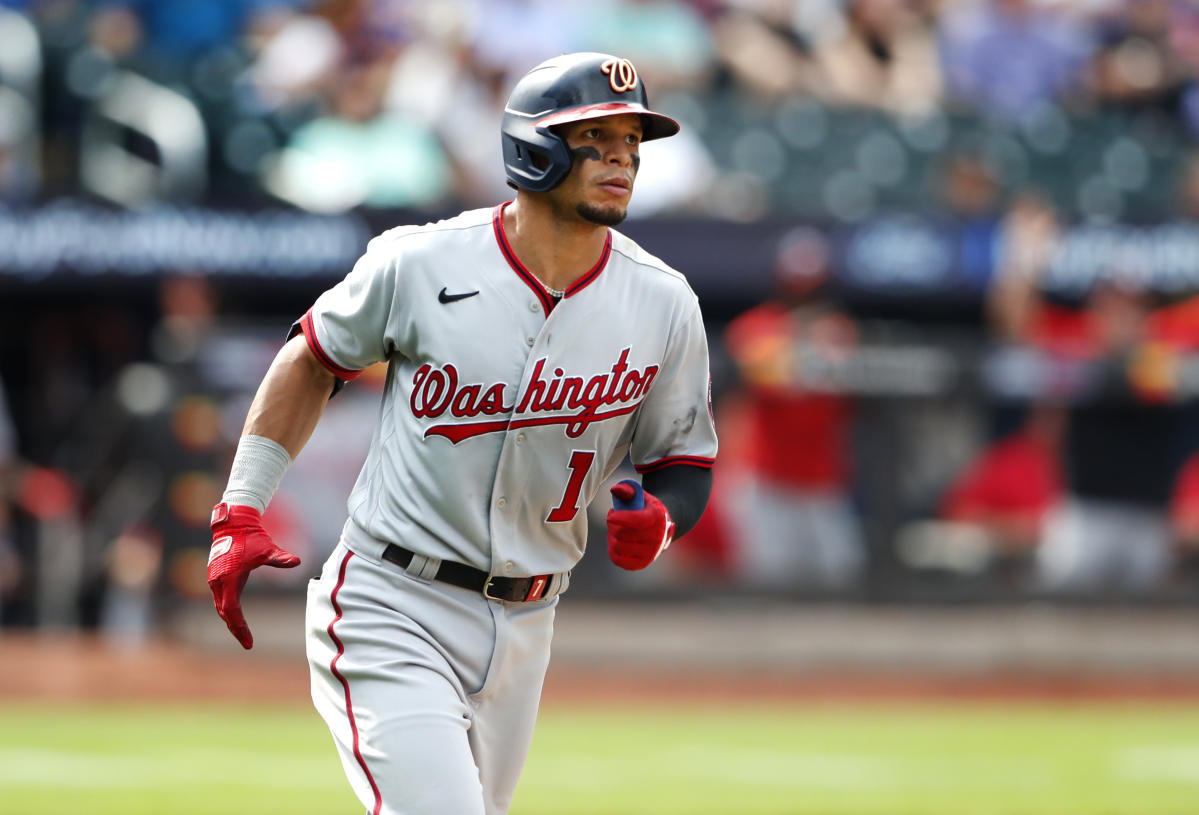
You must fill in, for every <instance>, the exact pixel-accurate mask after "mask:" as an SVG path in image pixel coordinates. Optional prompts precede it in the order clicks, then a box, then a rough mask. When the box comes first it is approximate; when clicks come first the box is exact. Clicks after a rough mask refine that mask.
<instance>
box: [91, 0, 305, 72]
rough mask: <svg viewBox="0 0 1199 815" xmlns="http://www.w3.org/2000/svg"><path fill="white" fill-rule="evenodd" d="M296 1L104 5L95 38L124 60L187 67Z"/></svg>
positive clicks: (121, 0) (115, 0) (155, 0)
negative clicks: (134, 57) (266, 13)
mask: <svg viewBox="0 0 1199 815" xmlns="http://www.w3.org/2000/svg"><path fill="white" fill-rule="evenodd" d="M296 2H298V0H171V2H162V1H161V0H102V2H100V3H98V4H97V6H98V7H97V9H96V11H95V17H94V19H93V23H92V30H93V36H95V37H97V38H98V39H100V40H101V41H103V42H105V43H108V44H110V45H114V46H115V47H114V48H113V53H114V55H116V56H123V55H126V54H129V53H130V52H132V51H135V50H137V51H140V52H141V53H142V55H143V56H144V57H145V59H147V60H149V61H151V62H154V63H169V62H184V61H186V60H188V59H191V58H194V57H196V56H198V55H201V54H204V53H207V52H210V51H213V50H216V49H218V48H222V47H226V46H231V45H233V44H234V43H236V41H237V39H238V38H239V36H240V35H241V33H242V31H244V30H245V29H246V27H247V24H248V22H249V20H250V19H251V18H252V17H253V15H254V14H256V13H258V12H260V11H262V10H263V9H266V8H269V7H272V6H279V5H294V4H295V3H296Z"/></svg>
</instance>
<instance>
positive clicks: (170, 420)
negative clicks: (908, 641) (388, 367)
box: [0, 0, 1199, 641]
mask: <svg viewBox="0 0 1199 815" xmlns="http://www.w3.org/2000/svg"><path fill="white" fill-rule="evenodd" d="M588 8H589V9H590V13H589V14H588V15H580V14H577V13H573V12H571V11H569V10H567V9H566V8H565V7H563V6H561V5H560V4H557V3H552V2H537V1H536V0H526V1H525V2H516V1H515V0H506V1H504V2H469V1H468V0H459V1H457V2H438V3H423V2H372V1H371V0H332V1H330V2H318V0H206V1H205V2H152V0H144V1H141V2H79V1H77V0H43V1H42V2H14V0H6V2H4V3H0V201H2V203H0V321H2V324H3V326H4V328H3V334H2V337H0V377H2V381H3V387H4V394H5V401H4V403H3V407H4V409H3V411H2V412H0V416H2V421H0V456H2V458H3V463H4V468H3V471H2V472H3V482H2V483H3V490H2V491H0V496H2V497H3V502H2V503H0V530H3V532H2V533H0V611H2V614H0V625H3V626H5V627H13V628H26V627H41V626H58V627H67V628H72V629H79V628H81V629H88V630H91V629H99V630H102V631H107V632H112V633H114V634H115V635H117V636H121V637H125V638H126V639H130V640H132V641H136V640H137V639H138V638H140V637H144V636H147V635H150V634H153V633H157V632H160V631H161V630H162V628H163V626H169V625H170V623H171V620H172V619H173V617H174V616H175V615H177V614H178V613H180V612H181V611H183V610H186V609H188V608H195V607H206V606H207V604H208V602H209V600H208V592H207V588H206V586H205V584H204V569H203V564H204V562H205V552H206V550H207V548H208V543H209V534H208V531H207V528H206V523H207V518H208V510H209V508H210V507H211V505H212V504H213V503H214V502H215V500H216V499H217V498H218V497H219V495H220V492H221V490H222V487H223V484H224V480H225V477H226V474H227V467H228V463H229V458H230V452H231V450H232V449H233V447H234V445H235V443H236V439H237V436H238V435H239V433H240V427H241V422H242V419H243V417H244V414H245V409H246V407H247V404H248V399H249V398H250V396H251V395H252V393H253V390H254V389H255V387H256V386H257V383H258V382H259V380H260V378H261V375H262V373H263V372H264V370H265V368H266V366H267V365H268V364H269V361H270V359H271V358H272V357H273V354H274V353H275V351H276V350H277V348H278V347H279V345H280V343H281V338H282V337H283V336H284V334H285V332H286V331H287V329H288V326H289V325H290V323H291V321H292V320H293V319H295V318H296V317H297V316H298V315H300V314H301V313H302V312H303V311H304V310H305V309H306V308H307V306H308V305H309V304H310V303H311V301H312V300H313V299H314V298H315V296H316V295H317V294H319V293H320V292H321V291H322V290H323V289H324V288H326V287H328V286H329V285H331V284H332V283H333V282H335V281H336V280H338V279H340V278H341V276H343V275H344V274H345V272H346V271H347V270H348V269H349V268H350V266H351V265H352V263H353V261H354V259H355V258H356V257H357V255H358V254H359V253H360V252H361V251H362V249H363V247H364V246H365V243H366V241H367V240H368V239H369V237H370V236H371V235H373V234H375V233H377V232H379V231H382V230H383V229H386V228H389V227H390V226H392V225H395V224H401V223H422V222H425V221H427V220H432V219H436V218H438V217H442V216H445V215H448V214H453V213H455V212H457V211H459V210H460V209H462V208H470V207H477V206H491V205H494V204H495V203H496V202H498V201H501V200H504V199H505V198H506V197H509V196H510V191H509V190H507V188H506V187H505V185H504V176H503V172H502V165H501V157H500V149H499V138H498V135H497V133H498V126H499V124H498V123H499V119H500V114H501V109H502V104H503V100H504V99H505V97H506V94H507V90H508V89H509V88H510V87H511V85H512V83H513V82H514V81H515V79H516V78H517V77H519V76H520V75H521V74H522V73H523V72H524V71H526V70H527V69H528V68H529V67H530V66H531V65H532V64H535V63H536V62H538V61H540V60H541V59H542V58H543V57H545V56H546V55H550V54H556V53H560V52H566V51H572V50H600V51H617V52H619V53H621V54H623V55H626V56H628V57H630V58H631V59H632V60H633V61H634V62H635V63H636V64H637V66H638V68H639V70H640V71H641V72H642V74H643V75H644V77H645V80H646V82H647V85H648V87H649V88H650V90H651V93H652V103H653V104H654V106H655V107H657V108H660V109H662V110H663V111H665V112H667V113H669V114H671V115H673V116H675V117H677V118H678V119H679V120H680V121H682V122H683V124H684V129H683V132H682V134H681V135H680V136H679V137H678V138H675V139H671V140H670V141H667V142H662V143H653V144H649V145H646V147H645V156H644V165H643V170H642V174H641V177H640V178H639V179H638V189H637V195H636V196H635V197H634V201H633V207H632V212H631V218H630V220H629V221H628V222H627V224H626V225H625V227H624V228H625V229H626V231H627V232H628V233H629V234H630V235H632V236H633V237H634V238H635V239H636V240H638V241H640V242H641V243H642V244H643V245H645V246H646V247H647V248H649V249H650V250H651V251H652V252H654V253H656V254H658V255H659V256H661V257H662V258H663V259H665V260H666V261H667V262H669V263H670V264H672V265H673V266H675V267H676V268H678V269H680V270H682V271H683V272H684V273H685V274H686V275H687V277H688V279H689V280H690V282H691V285H692V286H693V287H694V289H695V290H696V292H697V293H698V295H699V298H700V302H701V304H702V306H703V309H704V313H705V318H706V321H707V326H708V329H709V332H710V336H709V342H710V346H711V353H712V369H713V385H714V396H715V402H716V417H717V421H718V424H719V430H720V436H721V442H722V447H721V454H720V464H719V466H718V468H717V470H716V487H715V494H714V495H713V499H712V504H711V506H710V508H709V510H708V513H707V515H706V516H705V519H704V521H703V522H702V524H701V526H700V527H699V528H698V529H697V530H695V531H694V532H693V533H691V534H690V535H688V536H687V538H686V539H685V540H683V541H680V543H679V545H678V546H676V547H675V549H674V551H672V557H671V558H669V559H668V560H667V561H665V562H664V563H663V564H662V568H655V569H654V570H651V573H647V574H645V575H631V574H625V573H622V572H620V571H619V570H617V569H614V568H611V567H610V566H609V564H607V563H606V562H604V559H603V558H588V559H587V560H585V562H584V563H583V564H582V565H581V566H580V568H579V570H578V574H577V575H576V580H575V582H574V590H573V591H572V595H573V596H588V595H590V596H594V597H600V596H608V595H613V594H631V595H637V596H646V597H664V596H670V595H675V596H680V595H687V596H690V595H694V594H696V592H697V591H699V592H702V593H711V592H716V593H722V594H725V593H727V594H731V595H740V594H744V595H746V596H753V597H764V596H765V597H775V598H779V599H785V600H788V601H798V602H821V601H827V600H834V601H838V602H852V603H865V604H877V603H925V604H927V603H936V604H946V603H948V604H960V603H966V604H975V603H991V604H995V603H1000V604H1003V603H1012V602H1017V603H1022V602H1027V601H1029V600H1036V601H1051V602H1061V603H1067V604H1070V603H1073V604H1079V603H1083V604H1085V603H1092V604H1094V603H1111V602H1117V603H1121V604H1125V605H1129V604H1132V605H1138V604H1149V605H1155V606H1160V605H1163V604H1166V605H1174V606H1179V605H1181V606H1189V605H1191V604H1193V602H1194V601H1195V600H1196V599H1197V598H1199V581H1197V577H1199V572H1197V571H1196V568H1195V564H1196V560H1197V558H1196V554H1195V553H1196V552H1197V551H1199V459H1196V460H1195V461H1192V460H1191V457H1192V454H1193V453H1194V451H1195V450H1197V449H1199V412H1197V411H1196V408H1195V406H1196V401H1195V396H1196V395H1197V394H1199V360H1197V359H1196V358H1194V357H1193V356H1192V355H1191V352H1192V351H1193V349H1194V347H1195V346H1196V345H1197V344H1199V300H1196V301H1192V297H1193V296H1194V295H1195V294H1196V293H1197V292H1199V151H1197V150H1194V148H1193V147H1192V145H1193V144H1194V141H1195V135H1196V133H1197V132H1199V4H1195V3H1190V2H1171V1H1170V0H1136V1H1135V2H1118V1H1117V0H1088V1H1087V2H1081V1H1079V2H1049V1H1048V0H980V1H979V2H958V3H948V2H941V3H938V2H900V0H852V1H849V0H808V1H807V2H799V1H798V0H797V1H795V2H783V1H782V0H775V1H772V0H740V1H739V2H715V1H714V0H709V1H707V2H699V1H696V2H682V1H681V0H674V1H673V2H672V1H669V0H654V1H650V0H644V1H642V2H633V0H622V1H619V2H618V1H617V0H596V2H592V3H589V4H588ZM379 382H380V378H379V377H377V376H376V377H374V378H373V381H372V378H371V377H366V378H365V379H364V380H363V381H361V382H360V384H358V385H356V386H355V387H354V388H351V389H348V390H347V392H346V393H345V394H344V395H343V396H341V397H339V398H337V399H335V400H334V401H333V403H332V405H331V406H330V410H329V414H328V416H327V418H326V419H325V421H324V424H323V425H322V430H321V432H319V433H318V434H317V435H316V438H315V439H314V440H313V442H312V444H311V445H310V446H309V448H308V449H307V450H305V452H304V455H303V456H301V457H300V459H299V461H298V462H297V463H296V466H295V467H294V468H293V469H292V470H291V472H290V473H289V475H288V477H287V480H286V481H285V482H284V488H283V490H282V492H281V493H280V495H279V497H278V498H277V499H276V500H275V502H274V503H273V504H272V505H271V508H270V513H269V521H270V524H271V527H272V529H273V530H274V531H275V533H276V535H277V536H278V537H279V539H280V540H281V542H282V543H283V545H285V546H287V547H289V548H291V549H294V550H296V551H298V552H300V553H301V554H302V555H303V556H304V557H305V567H304V568H303V569H300V570H297V571H296V572H294V573H291V574H289V575H286V576H283V577H278V578H275V579H273V580H272V579H271V578H268V576H266V575H264V576H262V579H258V580H255V581H254V583H256V584H257V585H254V586H252V587H251V591H252V592H256V591H261V592H265V593H268V594H269V593H271V592H275V593H278V594H280V595H295V594H296V592H295V591H294V587H295V585H296V584H299V583H302V582H303V580H304V579H306V578H307V577H309V576H311V575H312V574H314V573H315V571H316V570H317V568H318V566H319V564H320V562H321V560H322V559H323V557H324V556H325V555H326V554H327V553H328V551H330V550H331V548H332V546H333V544H334V541H335V539H336V536H337V532H338V530H339V528H340V525H341V523H342V519H343V517H344V499H345V496H346V494H347V493H348V491H349V488H350V486H351V484H352V482H353V479H354V478H355V476H356V474H357V471H358V468H359V465H360V462H361V459H362V456H363V452H364V450H365V448H366V445H367V444H368V441H369V435H370V430H371V426H372V425H373V415H374V412H375V405H376V404H377V400H378V398H379ZM623 474H624V473H622V474H620V475H623ZM602 514H603V511H602V508H601V509H599V510H598V511H597V512H596V515H597V518H596V521H597V525H598V524H599V523H600V522H601V519H602ZM600 533H601V535H602V528H601V529H600Z"/></svg>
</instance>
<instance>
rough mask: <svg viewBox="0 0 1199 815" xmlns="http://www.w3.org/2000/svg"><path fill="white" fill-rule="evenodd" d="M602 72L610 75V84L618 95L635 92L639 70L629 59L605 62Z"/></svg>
mask: <svg viewBox="0 0 1199 815" xmlns="http://www.w3.org/2000/svg"><path fill="white" fill-rule="evenodd" d="M600 70H601V71H603V72H604V73H605V74H607V75H608V84H609V85H611V86H612V90H614V91H616V92H617V93H624V92H626V91H631V90H635V89H636V87H637V69H636V68H634V67H633V63H631V62H629V61H628V60H627V59H609V60H604V63H603V64H602V65H600Z"/></svg>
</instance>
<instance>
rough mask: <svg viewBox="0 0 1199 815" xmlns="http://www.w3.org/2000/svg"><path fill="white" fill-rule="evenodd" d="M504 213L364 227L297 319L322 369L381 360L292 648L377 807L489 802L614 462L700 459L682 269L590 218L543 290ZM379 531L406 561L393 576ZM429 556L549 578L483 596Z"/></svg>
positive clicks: (526, 712)
mask: <svg viewBox="0 0 1199 815" xmlns="http://www.w3.org/2000/svg"><path fill="white" fill-rule="evenodd" d="M502 212H503V207H499V208H496V209H495V210H476V211H472V212H466V213H463V214H462V215H459V216H458V217H456V218H452V219H449V220H446V221H442V222H440V223H436V224H430V225H427V226H421V227H414V228H400V229H393V230H391V231H390V232H387V233H384V234H383V235H381V236H379V237H378V238H376V239H375V240H373V241H372V242H371V244H370V246H369V247H368V248H367V252H366V254H365V255H364V256H363V257H362V259H361V260H360V261H359V262H358V264H357V265H356V266H355V267H354V270H353V271H352V272H351V273H350V274H349V275H348V276H347V277H346V279H345V280H344V281H342V282H341V283H339V284H338V285H336V286H334V287H333V288H332V289H330V290H329V291H327V292H326V293H325V294H323V295H321V297H320V298H319V299H318V300H317V301H316V303H315V304H314V305H313V307H312V308H311V309H310V310H309V311H308V313H307V314H305V315H304V317H303V319H302V320H301V321H300V326H301V330H302V331H303V332H304V336H305V338H306V340H307V342H308V345H309V348H311V349H312V352H313V353H314V354H315V355H316V356H317V358H318V359H320V360H321V362H322V363H324V365H325V366H326V367H328V368H329V370H331V371H333V372H334V373H335V374H336V375H337V376H339V377H341V378H342V379H351V378H353V377H354V375H355V374H356V373H357V372H358V371H361V370H362V369H364V368H365V367H367V366H369V365H371V364H372V363H375V362H378V361H382V360H387V361H388V363H389V366H390V367H389V369H388V374H387V384H386V387H385V389H384V393H383V402H382V406H381V408H380V412H379V419H378V424H377V426H376V429H375V436H374V439H373V442H372V444H371V450H370V453H369V454H368V457H367V460H366V463H365V465H364V466H363V468H362V473H361V475H360V476H359V478H358V482H357V484H356V485H355V487H354V490H353V492H352V493H351V495H350V499H349V511H350V518H349V520H348V521H347V522H346V525H345V528H344V531H343V533H342V539H341V541H340V542H339V543H338V545H337V547H336V548H335V549H334V551H333V553H332V555H331V556H330V558H329V560H328V561H327V562H326V564H325V568H324V570H323V572H322V574H321V577H320V578H319V579H317V580H314V581H312V583H311V584H310V586H309V594H308V614H307V640H306V641H307V651H308V660H309V666H310V670H311V675H312V697H313V701H314V703H315V705H316V707H317V710H318V711H320V713H321V715H322V716H323V717H324V719H325V721H326V723H327V724H328V725H329V729H330V732H331V733H332V735H333V739H334V742H335V744H336V745H337V748H338V751H339V753H340V755H341V759H342V764H343V766H344V768H345V771H346V775H347V777H348V778H349V780H350V783H351V786H352V787H353V788H354V791H355V793H356V794H357V795H358V797H359V799H360V800H361V801H362V803H363V805H364V806H365V807H366V808H367V811H368V812H370V813H372V814H373V815H391V814H392V813H404V815H441V813H446V812H454V813H461V814H462V815H501V813H504V812H507V810H508V807H509V804H510V802H511V799H512V795H513V791H514V790H515V788H516V782H517V779H518V777H519V775H520V770H521V767H522V766H523V764H524V760H525V755H526V753H527V752H528V748H529V744H530V742H531V740H532V734H533V725H534V722H535V720H536V714H537V705H538V700H539V698H540V695H541V685H542V681H543V678H544V675H545V669H546V665H547V664H548V661H549V652H550V640H551V636H552V630H553V617H554V609H555V607H556V605H557V602H558V594H560V593H561V592H562V591H563V590H564V589H565V587H566V576H565V573H566V572H567V570H569V569H570V568H571V567H572V566H574V564H575V563H576V562H577V561H578V559H579V557H580V556H581V555H582V553H583V546H584V545H585V542H586V532H587V517H586V516H587V514H586V511H585V509H586V506H587V504H588V502H589V501H591V499H592V498H593V497H594V496H595V494H596V492H597V491H598V490H599V488H600V486H601V485H602V484H603V483H604V481H605V480H606V479H607V477H608V476H609V475H610V474H611V473H612V471H613V470H614V469H615V468H616V467H617V465H619V464H620V462H621V461H622V460H623V458H624V456H625V455H626V454H629V455H630V456H631V458H632V461H633V463H634V464H635V465H636V466H637V468H638V469H639V470H641V471H642V472H645V471H648V470H652V469H655V468H659V467H664V466H668V465H670V464H672V463H689V464H694V465H698V466H711V464H712V461H713V458H714V456H715V455H716V435H715V432H714V430H713V427H712V416H711V413H710V411H709V404H708V399H709V393H708V364H707V343H706V338H705V336H704V329H703V323H702V321H701V319H700V312H699V306H698V304H697V302H696V298H695V295H694V294H693V293H692V291H691V289H690V288H689V287H688V285H687V283H686V281H685V280H684V279H683V278H682V277H681V276H680V275H678V274H677V273H676V272H674V271H672V270H671V269H670V268H668V267H667V266H666V265H665V264H663V263H662V262H661V261H659V260H657V259H656V258H654V257H652V256H650V255H649V254H647V253H645V252H644V251H642V250H641V249H640V248H639V247H638V246H637V245H636V244H634V243H633V242H632V241H630V240H629V239H628V238H626V237H624V236H623V235H620V234H619V233H617V232H615V231H611V230H609V232H608V239H607V241H606V243H605V245H604V249H603V252H602V254H601V256H600V258H599V259H598V261H597V262H596V264H595V266H594V268H592V269H591V270H590V271H589V272H588V273H587V274H585V275H584V276H583V277H582V278H580V279H579V280H578V282H576V283H575V284H574V285H573V286H571V287H570V289H568V290H567V291H566V292H565V294H564V296H563V297H562V299H561V300H559V301H555V300H554V299H552V298H551V297H550V296H549V295H548V294H547V293H546V291H545V289H544V287H542V286H541V284H540V283H538V282H537V280H536V278H534V277H533V275H532V274H530V273H529V271H528V270H527V269H525V268H524V267H523V266H521V264H520V262H519V260H517V258H516V256H515V255H514V254H513V252H512V250H511V249H510V248H509V246H508V241H507V239H506V238H505V236H504V227H503V220H502V217H501V215H502ZM388 543H394V544H398V545H400V546H402V547H404V548H406V549H408V550H411V551H412V552H414V553H416V554H415V556H414V557H413V558H412V561H411V562H410V563H409V564H408V566H407V567H406V568H403V569H401V568H399V567H397V566H396V565H395V564H394V563H392V562H388V561H386V560H384V559H383V557H382V553H383V550H384V548H385V547H386V546H387V544H388ZM444 560H449V561H457V562H459V563H466V564H469V565H471V566H474V567H475V568H478V569H483V570H486V571H488V572H490V573H491V574H495V575H502V576H511V577H534V576H541V575H553V577H552V578H550V579H549V580H548V585H546V581H536V580H535V581H534V584H535V585H536V584H537V583H539V582H540V583H541V585H539V586H537V587H536V591H533V592H531V593H530V597H531V598H533V599H531V600H530V601H529V602H502V601H495V600H490V599H488V598H485V597H484V596H483V594H482V593H481V592H472V591H469V590H463V589H461V588H458V587H456V586H451V585H448V584H446V583H444V582H438V581H435V580H433V579H432V577H433V574H434V573H435V572H436V570H437V569H439V568H440V564H441V561H444Z"/></svg>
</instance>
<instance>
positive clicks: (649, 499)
mask: <svg viewBox="0 0 1199 815" xmlns="http://www.w3.org/2000/svg"><path fill="white" fill-rule="evenodd" d="M673 539H674V521H672V520H671V519H670V513H669V512H667V511H666V507H665V506H663V504H662V502H661V501H659V500H658V499H657V498H655V497H654V496H653V495H651V494H650V493H648V492H646V491H645V490H644V489H642V487H641V485H640V484H638V483H637V482H636V481H633V480H631V479H625V480H624V481H621V482H620V483H618V484H614V485H612V509H610V510H608V557H609V558H611V559H612V562H613V563H615V564H616V565H617V566H619V567H620V568H622V569H628V570H629V571H636V570H638V569H644V568H645V567H646V566H648V565H650V564H651V563H653V562H654V561H655V560H657V559H658V555H660V554H662V552H663V551H665V550H666V547H667V546H670V542H671V541H672V540H673Z"/></svg>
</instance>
